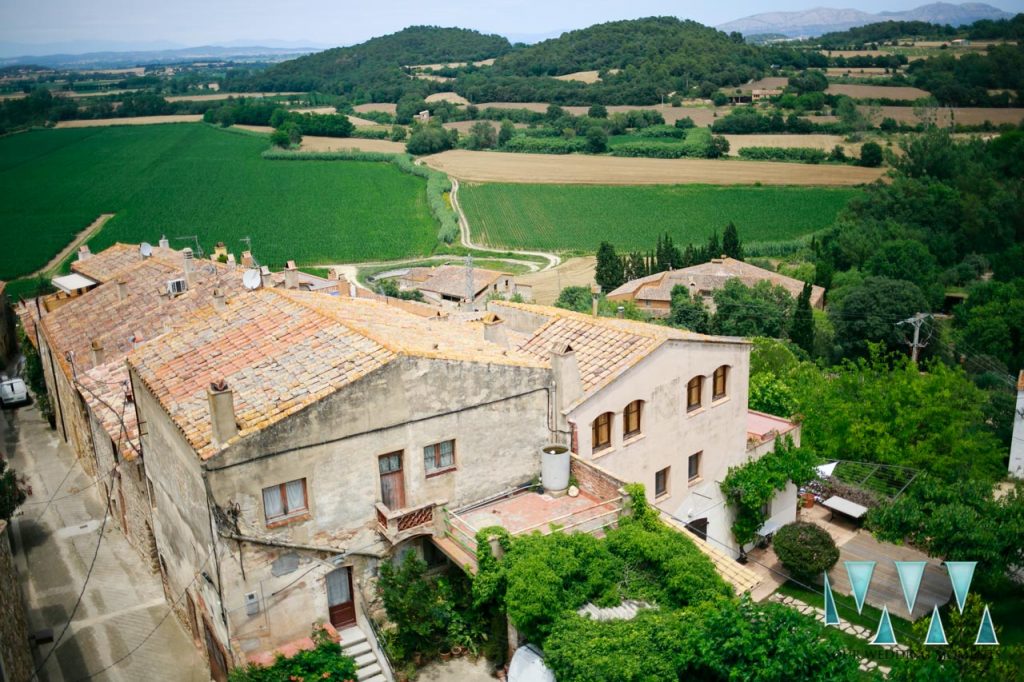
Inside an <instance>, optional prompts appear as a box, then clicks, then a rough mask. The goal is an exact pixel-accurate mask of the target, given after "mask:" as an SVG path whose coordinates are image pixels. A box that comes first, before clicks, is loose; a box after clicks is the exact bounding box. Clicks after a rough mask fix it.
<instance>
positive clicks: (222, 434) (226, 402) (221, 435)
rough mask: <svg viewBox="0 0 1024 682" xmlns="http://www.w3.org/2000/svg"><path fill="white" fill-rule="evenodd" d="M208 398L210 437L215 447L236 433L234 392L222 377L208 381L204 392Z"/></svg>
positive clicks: (221, 444)
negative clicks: (207, 386) (207, 387)
mask: <svg viewBox="0 0 1024 682" xmlns="http://www.w3.org/2000/svg"><path fill="white" fill-rule="evenodd" d="M206 395H207V398H209V400H210V426H211V436H210V437H211V439H212V440H213V444H214V445H215V446H216V447H223V445H224V444H225V443H227V442H228V441H229V440H231V439H232V438H234V437H235V436H237V435H238V424H236V423H235V394H234V391H232V390H231V389H230V388H229V387H228V382H227V381H225V380H224V379H223V378H221V379H215V380H214V381H213V382H211V383H210V388H209V389H207V392H206Z"/></svg>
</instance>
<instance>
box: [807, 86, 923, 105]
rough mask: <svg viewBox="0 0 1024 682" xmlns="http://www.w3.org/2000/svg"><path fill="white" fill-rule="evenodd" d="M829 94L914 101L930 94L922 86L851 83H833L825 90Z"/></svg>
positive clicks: (856, 97) (857, 97)
mask: <svg viewBox="0 0 1024 682" xmlns="http://www.w3.org/2000/svg"><path fill="white" fill-rule="evenodd" d="M825 93H826V94H829V95H846V96H848V97H853V98H854V99H895V100H908V101H914V100H915V99H921V98H922V97H928V96H929V94H928V92H927V91H925V90H921V89H920V88H911V87H907V86H895V85H893V86H886V85H854V84H850V83H833V84H831V85H829V86H828V89H827V90H825Z"/></svg>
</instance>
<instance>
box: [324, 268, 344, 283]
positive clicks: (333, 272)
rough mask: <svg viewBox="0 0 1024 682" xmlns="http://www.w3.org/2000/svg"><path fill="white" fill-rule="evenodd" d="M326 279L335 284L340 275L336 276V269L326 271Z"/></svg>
mask: <svg viewBox="0 0 1024 682" xmlns="http://www.w3.org/2000/svg"><path fill="white" fill-rule="evenodd" d="M327 279H329V280H331V281H332V282H337V281H338V280H339V279H341V275H340V274H338V269H337V268H331V269H330V270H328V271H327Z"/></svg>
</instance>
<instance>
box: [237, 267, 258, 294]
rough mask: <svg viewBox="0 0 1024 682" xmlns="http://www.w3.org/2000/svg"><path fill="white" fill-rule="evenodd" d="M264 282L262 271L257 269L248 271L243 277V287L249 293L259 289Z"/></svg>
mask: <svg viewBox="0 0 1024 682" xmlns="http://www.w3.org/2000/svg"><path fill="white" fill-rule="evenodd" d="M262 282H263V278H262V277H261V276H260V271H259V270H257V269H255V268H251V269H249V270H246V271H245V274H244V275H242V286H244V287H245V288H246V289H248V290H249V291H253V290H254V289H259V288H260V284H261V283H262Z"/></svg>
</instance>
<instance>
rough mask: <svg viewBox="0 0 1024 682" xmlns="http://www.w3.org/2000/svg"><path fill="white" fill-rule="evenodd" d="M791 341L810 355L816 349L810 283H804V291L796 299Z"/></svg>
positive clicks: (790, 334)
mask: <svg viewBox="0 0 1024 682" xmlns="http://www.w3.org/2000/svg"><path fill="white" fill-rule="evenodd" d="M789 339H790V340H791V341H792V342H793V343H795V344H796V345H798V346H800V347H801V348H803V349H804V350H805V351H807V352H808V353H810V352H811V351H812V350H813V349H814V314H813V313H812V312H811V284H810V282H806V283H804V288H803V291H801V292H800V295H799V296H798V297H797V299H796V309H795V310H794V311H793V321H792V323H791V325H790V328H789Z"/></svg>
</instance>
